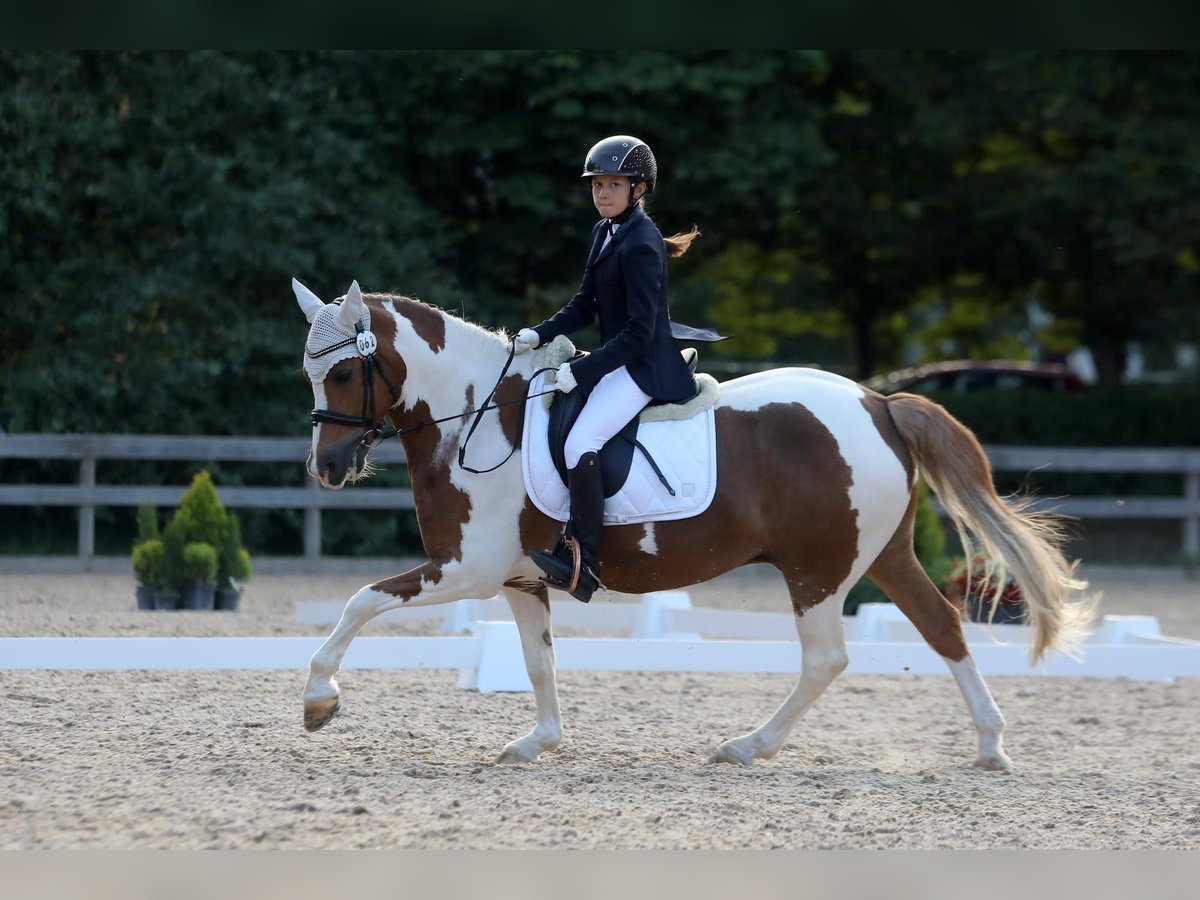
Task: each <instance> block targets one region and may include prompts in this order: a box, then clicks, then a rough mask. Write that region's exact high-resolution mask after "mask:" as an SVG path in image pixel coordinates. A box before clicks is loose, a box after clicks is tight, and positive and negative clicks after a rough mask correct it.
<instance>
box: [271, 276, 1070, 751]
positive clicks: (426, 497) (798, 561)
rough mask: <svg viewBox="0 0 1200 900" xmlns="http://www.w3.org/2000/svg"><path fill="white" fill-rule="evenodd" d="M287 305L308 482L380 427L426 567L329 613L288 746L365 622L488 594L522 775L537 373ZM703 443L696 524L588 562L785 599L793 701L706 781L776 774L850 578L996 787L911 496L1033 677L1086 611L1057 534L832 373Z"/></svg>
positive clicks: (327, 310) (544, 593)
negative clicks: (511, 661) (514, 659)
mask: <svg viewBox="0 0 1200 900" xmlns="http://www.w3.org/2000/svg"><path fill="white" fill-rule="evenodd" d="M292 285H293V289H294V292H295V294H296V300H297V303H298V304H299V306H300V308H301V310H302V311H303V312H304V314H305V316H306V317H307V318H308V320H309V322H310V323H311V328H310V331H309V335H308V338H307V342H306V355H305V370H306V373H307V374H308V377H309V379H310V381H311V382H312V388H313V397H314V401H315V409H314V412H313V424H314V427H313V433H312V448H311V451H310V453H309V456H308V461H307V468H308V473H309V474H310V475H311V476H312V477H313V478H316V479H318V480H319V481H320V483H321V485H323V486H324V487H325V488H329V489H334V490H337V489H340V488H342V487H344V486H345V485H346V484H348V483H351V482H354V481H356V480H358V479H360V478H362V477H364V475H365V474H367V472H368V471H369V468H370V464H369V454H370V450H371V448H372V446H374V445H375V444H377V443H378V441H379V440H380V439H381V438H382V437H383V436H384V424H385V419H388V418H390V420H391V422H392V424H393V426H394V428H395V431H396V433H397V434H398V436H399V440H400V441H401V442H402V443H403V446H404V451H405V455H406V456H407V460H408V468H409V472H410V475H411V481H412V491H413V501H414V505H415V508H416V516H417V521H418V524H419V526H420V531H421V538H422V543H423V544H424V549H425V552H426V554H427V556H428V558H427V559H426V560H425V561H424V562H422V563H421V564H420V565H418V566H416V567H414V568H412V569H410V570H408V571H406V572H403V573H402V574H399V575H395V576H393V577H389V578H385V579H383V580H382V581H377V582H374V583H373V584H369V585H367V586H365V587H363V588H362V589H361V590H359V591H358V592H357V593H356V594H354V596H353V597H351V598H350V600H349V601H348V602H347V604H346V606H345V609H344V611H343V613H342V616H341V618H340V620H339V621H338V623H337V625H336V626H335V627H334V629H333V631H332V633H331V634H330V635H329V637H328V638H327V639H326V640H325V641H324V643H323V644H322V645H321V647H320V648H319V649H318V650H317V651H316V653H315V654H314V655H313V657H312V660H311V663H310V666H309V672H308V678H307V681H306V683H305V686H304V691H303V702H304V726H305V728H307V729H308V730H309V731H316V730H318V729H320V728H321V727H322V726H324V725H325V724H326V723H327V722H328V721H329V720H330V718H332V716H333V715H334V714H335V713H336V712H337V710H338V708H339V703H340V689H339V687H338V684H337V681H336V677H335V676H336V675H337V673H338V670H339V667H340V665H341V661H342V659H343V657H344V656H345V653H346V651H347V648H348V647H349V645H350V643H351V641H352V640H353V638H354V636H355V635H356V634H357V633H358V631H359V630H360V629H361V628H362V627H363V626H364V625H365V624H366V623H367V622H368V621H369V620H370V619H372V618H373V617H374V616H377V615H379V614H380V613H383V612H385V611H387V610H390V609H395V608H398V607H409V606H412V607H415V606H424V605H429V604H438V603H448V602H451V601H454V600H459V599H463V598H478V597H490V596H494V595H496V594H498V593H499V594H503V596H504V597H505V599H506V600H507V602H508V604H509V606H510V607H511V609H512V614H513V618H514V620H515V621H516V625H517V628H518V630H519V633H520V639H521V645H522V651H523V655H524V660H525V666H526V669H527V671H528V674H529V680H530V682H531V684H532V686H533V693H534V697H535V703H536V724H535V726H534V728H533V730H532V731H530V732H529V733H528V734H526V735H524V736H522V737H519V738H516V739H515V740H512V741H511V742H509V743H508V744H507V745H506V746H505V747H504V748H503V749H502V751H501V752H500V753H499V756H498V757H497V759H496V762H497V763H519V762H532V761H534V760H536V759H537V758H538V757H539V756H540V755H541V754H542V753H545V752H549V751H553V750H555V749H557V748H558V746H559V744H560V742H561V739H562V718H561V715H560V711H559V703H558V693H557V687H556V684H555V671H554V640H553V636H552V630H551V622H550V602H549V593H548V589H547V586H546V584H545V583H543V582H542V581H541V580H539V577H538V576H539V575H540V572H539V570H538V569H537V568H536V567H535V566H534V565H533V563H532V562H531V561H530V559H529V556H528V554H529V553H530V551H532V550H536V549H541V548H548V547H551V546H553V545H554V543H555V541H556V539H557V537H558V534H559V529H560V523H559V522H558V521H556V520H554V519H552V518H551V517H549V516H547V515H545V514H544V513H543V512H541V511H540V510H539V509H538V508H537V507H536V506H535V505H534V504H533V503H532V502H531V501H530V499H529V497H528V496H527V494H526V490H525V483H524V479H523V477H522V469H521V464H520V458H519V457H520V454H521V452H522V447H521V440H522V427H521V425H522V419H521V409H522V406H523V403H524V401H525V398H526V394H527V392H528V391H529V390H530V381H531V378H532V376H533V374H534V373H535V367H536V360H535V357H536V356H537V355H538V354H537V353H527V354H524V355H518V356H515V357H514V356H513V354H512V353H511V352H510V349H511V339H510V337H509V335H508V334H506V333H505V332H504V331H503V330H490V329H485V328H483V327H481V326H479V325H476V324H474V323H471V322H468V321H466V320H464V319H461V318H458V317H456V316H453V315H451V314H450V313H447V312H446V311H444V310H441V309H438V308H436V307H434V306H431V305H427V304H426V303H423V302H421V301H419V300H415V299H412V298H410V297H405V296H400V295H393V294H382V293H372V294H364V293H362V291H361V289H360V288H359V286H358V283H357V282H355V283H353V284H352V285H351V286H350V289H349V291H348V292H347V293H346V295H345V296H344V297H343V298H340V300H339V301H335V303H332V304H325V303H324V302H323V301H321V300H320V299H319V298H318V297H317V296H316V295H315V294H313V293H312V292H311V291H310V290H308V289H307V288H306V287H304V286H303V285H302V284H301V283H300V282H299V281H296V280H294V279H293V282H292ZM506 366H507V368H506ZM501 372H504V374H503V376H502V377H501V374H500V373H501ZM492 385H495V387H494V389H493V388H492ZM490 389H491V390H492V393H491V394H490V395H489V390H490ZM489 401H490V405H489ZM485 407H486V410H487V411H486V413H483V410H484V409H485ZM356 411H358V412H360V413H361V414H360V415H355V412H356ZM715 423H716V431H717V437H716V448H717V463H716V465H717V486H716V493H715V496H714V497H713V499H712V502H711V504H710V505H709V506H708V508H707V509H705V510H704V511H703V512H701V513H699V514H697V515H694V516H692V517H690V518H683V519H678V520H674V521H664V522H656V523H648V524H632V525H629V524H627V525H611V526H606V527H605V528H604V532H603V538H602V544H601V550H602V552H601V559H602V561H603V571H602V580H603V582H604V584H605V586H606V587H607V588H608V589H610V590H616V591H622V592H628V593H646V592H652V591H661V590H673V589H678V588H683V587H686V586H688V585H692V584H697V583H700V582H703V581H706V580H708V579H711V578H713V577H715V576H717V575H720V574H722V573H724V572H727V571H730V570H732V569H734V568H736V567H739V566H743V565H746V564H750V563H769V564H770V565H772V566H774V567H775V568H776V569H778V570H779V572H780V573H781V574H782V576H783V578H784V580H785V581H786V583H787V589H788V592H789V596H790V599H791V605H792V611H793V613H794V617H795V625H796V630H797V632H798V635H799V642H800V650H801V655H800V678H799V681H798V683H797V684H796V686H795V688H794V689H793V690H792V691H791V692H790V693H789V694H788V696H787V697H786V698H785V699H784V701H783V702H782V704H781V705H780V706H779V707H778V709H777V710H776V711H775V712H774V713H773V714H772V715H771V716H770V717H769V718H767V719H766V721H764V722H763V723H762V724H761V725H759V727H757V728H755V729H754V730H753V731H750V732H749V733H747V734H744V735H740V736H736V737H733V738H730V739H728V740H726V741H724V742H723V743H721V744H720V745H719V746H717V748H716V749H715V751H713V752H712V754H711V757H710V759H711V761H714V762H728V763H736V764H741V765H750V764H752V763H754V761H755V760H766V759H771V758H773V757H774V756H776V754H778V752H779V750H780V748H782V747H783V745H784V742H785V741H786V739H787V737H788V735H789V733H790V732H791V731H792V729H793V728H794V727H795V725H796V724H797V722H798V721H799V720H800V719H801V718H802V717H803V716H804V714H805V713H806V712H807V711H808V710H809V709H810V708H811V707H812V705H813V704H814V703H815V702H816V701H817V699H818V697H820V695H821V694H822V692H823V691H825V689H826V688H827V687H828V686H829V685H830V683H831V682H832V681H833V680H834V679H835V678H836V677H837V676H838V675H839V674H840V673H841V672H842V671H843V670H844V669H845V668H846V666H847V664H848V662H849V660H848V657H847V651H846V643H845V637H844V635H843V628H842V608H843V601H844V599H845V597H846V594H847V592H848V591H849V590H850V588H851V587H852V586H853V585H854V584H855V583H856V582H857V581H858V580H859V579H860V578H861V577H862V576H864V575H866V576H868V577H869V578H870V579H872V580H873V581H874V582H875V583H876V584H877V585H878V586H879V587H880V588H881V589H882V590H883V592H884V593H885V594H886V595H887V596H888V598H889V599H890V600H891V601H892V602H893V603H894V604H895V605H896V606H897V607H898V608H899V609H900V610H902V611H903V613H904V614H905V615H906V616H907V617H908V618H909V619H910V620H911V621H912V623H913V624H914V625H915V626H916V628H917V630H918V631H919V632H920V634H921V635H922V637H923V638H924V640H925V641H926V642H927V643H928V644H929V646H930V647H932V648H933V649H934V650H935V651H936V652H937V653H938V654H939V655H940V656H941V657H942V658H943V659H944V660H945V663H946V665H947V667H948V668H949V670H950V673H951V674H952V675H953V677H954V679H955V681H956V683H957V685H958V687H959V690H960V691H961V693H962V696H963V699H964V700H965V702H966V706H967V710H968V712H969V714H970V717H971V721H972V723H973V724H974V726H975V729H976V732H977V737H978V746H977V754H976V757H975V760H974V764H975V765H976V766H979V767H980V768H982V769H987V770H1005V769H1008V768H1009V767H1010V766H1011V760H1010V758H1009V756H1008V755H1007V753H1006V752H1005V750H1004V747H1003V732H1004V728H1005V719H1004V716H1003V715H1002V714H1001V712H1000V709H999V707H998V706H997V704H996V702H995V700H994V699H993V697H992V695H991V692H990V691H989V690H988V687H987V685H986V684H985V682H984V679H983V677H982V676H981V674H980V672H979V669H978V668H977V666H976V665H975V662H974V660H973V659H972V657H971V654H970V652H969V649H968V646H967V643H966V640H965V639H964V636H963V628H962V622H961V612H960V610H959V609H958V608H957V607H956V606H955V605H954V604H952V603H951V602H950V601H949V600H948V599H947V598H946V597H945V596H943V594H942V593H941V591H939V590H938V588H937V587H936V586H935V585H934V584H933V582H932V581H930V579H929V577H928V576H927V575H926V573H925V571H924V569H923V568H922V567H921V565H920V563H919V562H918V561H917V558H916V555H915V553H914V549H913V521H914V517H915V513H916V505H917V496H918V495H917V491H918V487H919V478H920V477H921V476H923V477H924V478H925V480H926V481H927V482H928V484H929V485H930V486H931V488H932V489H933V491H934V492H935V494H936V495H937V497H938V498H939V500H940V502H941V503H942V505H943V507H944V508H945V510H946V512H947V514H948V516H949V517H950V519H951V520H952V521H953V523H954V525H955V527H956V528H957V529H958V531H959V533H960V535H961V536H962V538H963V542H964V547H965V548H967V549H968V557H967V558H968V559H970V558H972V556H973V555H974V553H975V552H976V549H975V548H978V552H980V553H982V554H983V555H984V556H985V557H986V558H987V559H988V560H989V562H988V565H987V571H986V575H988V576H989V577H990V578H991V579H992V581H993V583H996V584H999V583H1001V582H1002V581H1003V580H1004V578H1005V577H1006V576H1007V575H1011V578H1012V579H1013V580H1014V581H1015V582H1016V583H1017V584H1018V585H1019V586H1020V588H1021V590H1022V593H1023V596H1024V599H1025V603H1026V607H1027V610H1028V617H1029V620H1030V624H1031V626H1032V640H1031V644H1030V664H1031V665H1033V664H1034V663H1036V661H1037V660H1038V659H1040V657H1041V656H1042V655H1043V654H1044V653H1045V652H1046V651H1047V650H1049V649H1051V648H1060V649H1064V650H1068V651H1069V650H1070V649H1071V648H1072V647H1073V646H1074V645H1075V644H1076V643H1077V642H1079V641H1080V640H1081V639H1082V638H1083V636H1084V635H1085V634H1086V633H1087V630H1088V627H1089V623H1090V620H1091V618H1092V616H1093V612H1094V601H1093V600H1092V599H1091V598H1088V597H1086V596H1085V595H1083V594H1082V593H1081V592H1082V590H1083V589H1084V588H1085V587H1086V584H1085V583H1084V582H1081V581H1079V580H1078V579H1077V578H1076V577H1075V573H1076V565H1077V564H1076V563H1070V562H1068V561H1067V560H1066V558H1065V557H1064V556H1063V553H1062V551H1061V549H1060V545H1061V535H1060V533H1059V531H1058V529H1057V528H1056V527H1055V524H1054V521H1053V520H1052V519H1051V518H1050V517H1048V516H1045V515H1043V514H1038V513H1035V512H1033V511H1031V510H1029V509H1028V508H1027V504H1026V503H1025V502H1023V501H1019V500H1015V499H1012V498H1008V499H1002V498H1000V497H999V496H998V495H997V493H996V490H995V488H994V486H993V481H992V472H991V467H990V464H989V462H988V459H987V456H986V455H985V453H984V451H983V449H982V447H981V446H980V444H979V442H978V440H977V439H976V438H975V436H974V435H973V434H972V432H971V431H970V430H969V429H968V428H967V427H966V426H964V425H963V424H962V423H961V422H959V421H958V420H956V419H955V418H953V417H952V416H951V415H950V414H949V413H948V412H947V411H946V410H945V409H943V408H942V407H941V406H940V405H938V404H936V403H934V402H932V401H930V400H928V399H926V398H924V397H920V396H917V395H913V394H904V393H899V394H893V395H891V396H881V395H879V394H876V393H874V392H873V391H870V390H868V389H865V388H863V387H861V386H860V385H858V384H857V383H855V382H853V381H850V380H849V379H846V378H843V377H841V376H838V375H835V374H832V373H827V372H822V371H819V370H814V369H804V368H778V369H772V370H769V371H766V372H761V373H756V374H752V375H747V376H744V377H741V378H736V379H733V380H730V381H726V382H723V383H722V384H721V385H720V394H719V400H718V402H717V404H716V407H715ZM468 435H470V448H469V452H470V456H471V457H472V459H473V460H476V461H477V462H478V464H479V465H483V464H485V463H486V462H494V461H502V464H499V465H498V466H496V467H494V468H493V469H492V470H491V471H486V470H478V469H471V470H469V467H467V466H465V465H464V463H463V458H462V456H463V453H464V452H465V450H466V447H465V441H466V440H467V437H468ZM456 458H457V462H458V464H457V465H456V464H455V461H456ZM484 472H486V474H484ZM477 473H478V474H477ZM994 603H995V599H993V609H994V608H995V607H994Z"/></svg>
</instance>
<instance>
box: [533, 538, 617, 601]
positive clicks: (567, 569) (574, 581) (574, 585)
mask: <svg viewBox="0 0 1200 900" xmlns="http://www.w3.org/2000/svg"><path fill="white" fill-rule="evenodd" d="M562 551H566V553H564V552H562ZM567 553H569V554H570V560H569V561H568V560H567V559H564V558H563V557H564V556H566V554H567ZM529 558H530V559H532V560H533V561H534V563H535V564H536V565H537V566H538V568H540V569H541V570H542V571H543V572H545V573H546V574H545V575H543V576H542V579H541V580H542V581H544V582H545V583H546V584H548V585H550V586H551V587H556V588H559V589H561V590H564V591H566V592H567V593H568V594H570V595H571V596H572V597H574V598H575V599H576V600H578V601H580V602H581V603H587V602H588V601H589V600H591V599H592V594H593V593H595V591H596V589H597V588H601V587H603V585H602V584H601V583H600V579H599V578H597V577H596V573H595V572H593V571H592V569H591V566H585V565H584V564H583V552H582V548H581V547H580V545H579V541H578V540H576V539H575V538H573V537H569V538H564V539H563V540H561V541H559V545H558V547H556V548H555V551H554V553H546V552H545V551H543V550H535V551H533V552H532V553H530V554H529Z"/></svg>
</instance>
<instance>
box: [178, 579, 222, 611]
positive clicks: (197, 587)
mask: <svg viewBox="0 0 1200 900" xmlns="http://www.w3.org/2000/svg"><path fill="white" fill-rule="evenodd" d="M214 593H215V591H214V589H213V586H212V585H211V584H205V583H204V582H203V581H189V582H188V583H187V584H185V585H184V586H183V608H184V609H212V608H213V595H214Z"/></svg>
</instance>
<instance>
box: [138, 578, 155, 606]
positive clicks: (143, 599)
mask: <svg viewBox="0 0 1200 900" xmlns="http://www.w3.org/2000/svg"><path fill="white" fill-rule="evenodd" d="M137 608H138V609H154V588H152V587H150V585H148V584H139V585H138V586H137Z"/></svg>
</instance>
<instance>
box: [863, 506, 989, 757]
mask: <svg viewBox="0 0 1200 900" xmlns="http://www.w3.org/2000/svg"><path fill="white" fill-rule="evenodd" d="M904 532H905V529H903V528H902V529H901V530H900V532H898V533H897V536H896V538H894V539H893V540H892V543H890V544H889V545H888V546H887V547H886V548H884V551H883V553H882V554H880V556H879V558H878V559H877V560H876V561H875V562H874V564H873V565H872V566H871V568H870V569H868V570H867V574H868V575H869V576H870V577H871V579H872V580H873V581H874V582H875V583H876V584H878V585H879V587H880V588H881V589H882V590H883V592H884V593H885V594H887V595H888V597H889V598H890V599H891V601H892V602H893V603H894V604H896V606H897V607H899V608H900V610H901V611H902V612H903V613H904V614H905V615H906V616H908V618H909V619H911V620H912V623H913V624H914V625H916V626H917V630H918V631H920V632H921V636H922V637H923V638H925V640H926V642H927V643H928V644H929V646H931V647H932V648H933V649H934V650H936V651H937V652H938V654H940V655H941V656H942V658H943V659H945V660H946V665H947V666H948V667H949V668H950V673H951V674H952V675H953V676H954V680H955V681H956V682H957V683H958V689H959V690H960V691H962V695H963V699H964V700H966V702H967V709H968V710H969V711H970V713H971V721H972V722H974V723H975V730H976V731H977V732H978V733H979V756H978V758H977V759H976V760H975V765H977V766H979V767H980V768H981V769H993V770H1002V769H1008V768H1009V767H1010V766H1011V765H1012V760H1010V759H1009V758H1008V755H1007V754H1006V753H1005V752H1004V748H1003V746H1002V742H1003V735H1004V716H1003V715H1001V713H1000V708H999V707H998V706H996V701H995V700H994V699H992V694H991V692H990V691H989V690H988V687H987V685H986V684H985V683H984V681H983V676H982V675H981V674H979V669H978V667H976V665H975V660H974V659H972V658H971V654H970V652H969V651H968V649H967V642H966V638H964V637H963V630H962V620H961V619H960V617H959V613H958V610H957V609H955V607H954V606H953V605H952V604H951V603H950V601H949V600H947V599H946V598H945V597H944V596H943V595H942V592H941V591H939V590H938V589H937V588H936V587H935V586H934V584H933V582H932V581H930V580H929V576H928V575H926V574H925V570H924V569H922V568H921V564H920V563H919V562H917V558H916V556H915V555H914V554H913V551H912V544H911V539H910V538H911V532H909V535H908V536H907V537H906V536H905V534H904Z"/></svg>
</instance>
